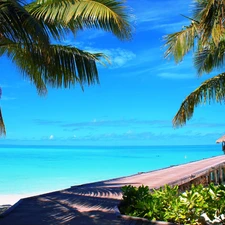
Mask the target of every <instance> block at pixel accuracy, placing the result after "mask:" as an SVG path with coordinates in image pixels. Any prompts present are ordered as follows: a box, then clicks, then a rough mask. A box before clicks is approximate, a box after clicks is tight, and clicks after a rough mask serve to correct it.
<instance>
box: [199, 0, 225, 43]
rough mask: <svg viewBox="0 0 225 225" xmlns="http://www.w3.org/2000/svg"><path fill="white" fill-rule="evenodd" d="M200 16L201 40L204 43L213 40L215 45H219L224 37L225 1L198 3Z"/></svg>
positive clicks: (213, 0) (202, 0)
mask: <svg viewBox="0 0 225 225" xmlns="http://www.w3.org/2000/svg"><path fill="white" fill-rule="evenodd" d="M197 5H198V8H199V9H201V10H198V14H196V15H195V16H196V17H198V18H200V29H201V31H202V35H201V39H202V41H203V42H206V41H208V39H210V38H212V40H213V42H214V43H215V45H218V44H219V42H220V40H221V37H222V36H223V35H224V32H225V29H224V25H225V21H224V10H225V2H224V0H208V1H204V0H201V1H197Z"/></svg>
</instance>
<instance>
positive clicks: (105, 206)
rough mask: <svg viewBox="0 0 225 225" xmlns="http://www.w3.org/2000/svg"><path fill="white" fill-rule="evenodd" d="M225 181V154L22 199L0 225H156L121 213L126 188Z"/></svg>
mask: <svg viewBox="0 0 225 225" xmlns="http://www.w3.org/2000/svg"><path fill="white" fill-rule="evenodd" d="M224 181H225V155H222V156H217V157H213V158H210V159H205V160H201V161H196V162H192V163H188V164H183V165H179V166H172V167H169V168H165V169H161V170H156V171H151V172H144V173H138V174H136V175H132V176H128V177H121V178H116V179H112V180H107V181H101V182H95V183H91V184H84V185H79V186H73V187H71V188H68V189H65V190H60V191H56V192H52V193H48V194H43V195H39V196H34V197H30V198H25V199H21V200H20V201H19V202H18V203H17V204H15V205H14V206H13V207H12V208H11V209H10V210H9V211H7V212H6V213H5V214H3V215H2V216H1V218H0V225H59V224H60V225H61V224H64V225H65V224H66V225H79V224H81V225H94V224H95V225H96V224H99V225H110V224H112V225H121V224H124V225H128V224H129V225H130V224H132V225H144V224H146V225H147V224H153V223H150V222H147V221H146V220H142V219H136V218H130V217H126V216H121V215H120V214H119V213H118V210H117V205H118V204H119V202H120V200H121V198H122V193H121V187H122V186H124V185H129V184H130V185H134V186H140V185H142V184H143V185H147V186H149V188H150V189H152V188H159V187H162V186H164V185H165V184H170V185H179V186H180V189H181V190H184V189H186V188H188V187H189V186H190V185H191V184H199V183H202V184H205V185H207V184H208V183H210V182H214V183H222V182H224ZM154 224H155V223H154ZM163 224H165V223H163Z"/></svg>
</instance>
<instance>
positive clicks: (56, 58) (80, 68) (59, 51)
mask: <svg viewBox="0 0 225 225" xmlns="http://www.w3.org/2000/svg"><path fill="white" fill-rule="evenodd" d="M0 54H7V55H8V56H9V57H10V58H11V59H12V61H13V62H14V63H16V64H17V66H18V67H19V68H20V69H21V71H22V73H23V74H24V75H25V76H27V77H28V79H30V80H31V82H32V83H34V85H35V86H36V88H37V90H38V93H39V94H46V92H47V86H51V87H55V88H62V87H64V88H68V87H71V86H74V85H76V84H79V85H81V87H83V85H84V84H88V85H91V84H96V83H99V78H98V71H97V65H96V63H97V62H100V63H103V61H102V59H105V55H104V54H102V53H94V54H92V53H89V52H85V51H82V50H79V49H77V48H75V47H71V46H62V45H50V46H49V48H48V49H46V50H43V49H41V48H39V46H36V48H34V49H33V51H32V52H29V51H28V50H27V49H25V48H24V46H21V45H19V44H17V43H13V42H10V41H8V42H7V41H5V44H4V45H3V43H1V45H0Z"/></svg>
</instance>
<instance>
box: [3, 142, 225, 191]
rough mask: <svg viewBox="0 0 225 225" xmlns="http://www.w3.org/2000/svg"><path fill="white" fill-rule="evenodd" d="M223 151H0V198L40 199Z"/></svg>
mask: <svg viewBox="0 0 225 225" xmlns="http://www.w3.org/2000/svg"><path fill="white" fill-rule="evenodd" d="M222 154H223V152H222V149H221V145H216V144H215V145H205V146H148V147H146V146H145V147H136V146H135V147H131V146H127V147H102V146H101V147H68V146H67V147H66V146H1V147H0V195H1V194H28V193H44V192H50V191H53V190H59V189H63V188H69V187H70V186H73V185H78V184H83V183H89V182H94V181H100V180H106V179H111V178H116V177H121V176H127V175H132V174H136V173H138V172H147V171H151V170H156V169H160V168H165V167H168V166H171V165H179V164H183V163H188V162H191V161H196V160H201V159H204V158H210V157H213V156H218V155H222Z"/></svg>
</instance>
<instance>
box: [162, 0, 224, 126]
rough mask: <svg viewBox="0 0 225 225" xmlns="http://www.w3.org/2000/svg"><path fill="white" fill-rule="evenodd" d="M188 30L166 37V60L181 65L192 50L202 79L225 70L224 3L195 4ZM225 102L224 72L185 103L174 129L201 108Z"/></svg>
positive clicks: (211, 0)
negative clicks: (207, 104)
mask: <svg viewBox="0 0 225 225" xmlns="http://www.w3.org/2000/svg"><path fill="white" fill-rule="evenodd" d="M186 18H187V19H189V20H190V24H189V25H188V26H184V27H183V29H182V30H181V31H179V32H176V33H173V34H169V35H167V36H166V37H165V40H166V44H165V46H166V48H167V50H166V52H165V57H166V58H171V57H173V58H174V59H175V61H176V62H177V63H178V62H180V61H182V60H183V58H184V56H185V55H186V54H188V53H189V52H190V51H191V50H193V52H194V54H193V55H194V56H193V57H194V66H195V67H196V69H197V71H198V75H199V76H201V75H202V74H204V73H210V72H212V71H213V69H215V68H216V69H221V68H222V67H223V66H224V54H225V1H224V0H194V3H193V5H192V16H191V17H186ZM224 100H225V72H222V73H220V74H218V75H216V76H214V77H212V78H210V79H208V80H206V81H205V82H204V83H202V84H201V85H200V86H199V87H198V88H197V89H195V90H194V91H193V92H192V93H190V94H189V95H188V96H187V97H186V99H185V100H184V101H183V102H182V104H181V106H180V108H179V110H178V112H177V114H176V115H175V117H174V119H173V125H174V126H182V125H184V124H186V122H187V120H189V119H190V118H191V117H192V116H193V113H194V109H195V107H196V106H198V105H199V104H203V103H211V102H212V101H216V102H219V103H222V102H224Z"/></svg>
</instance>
